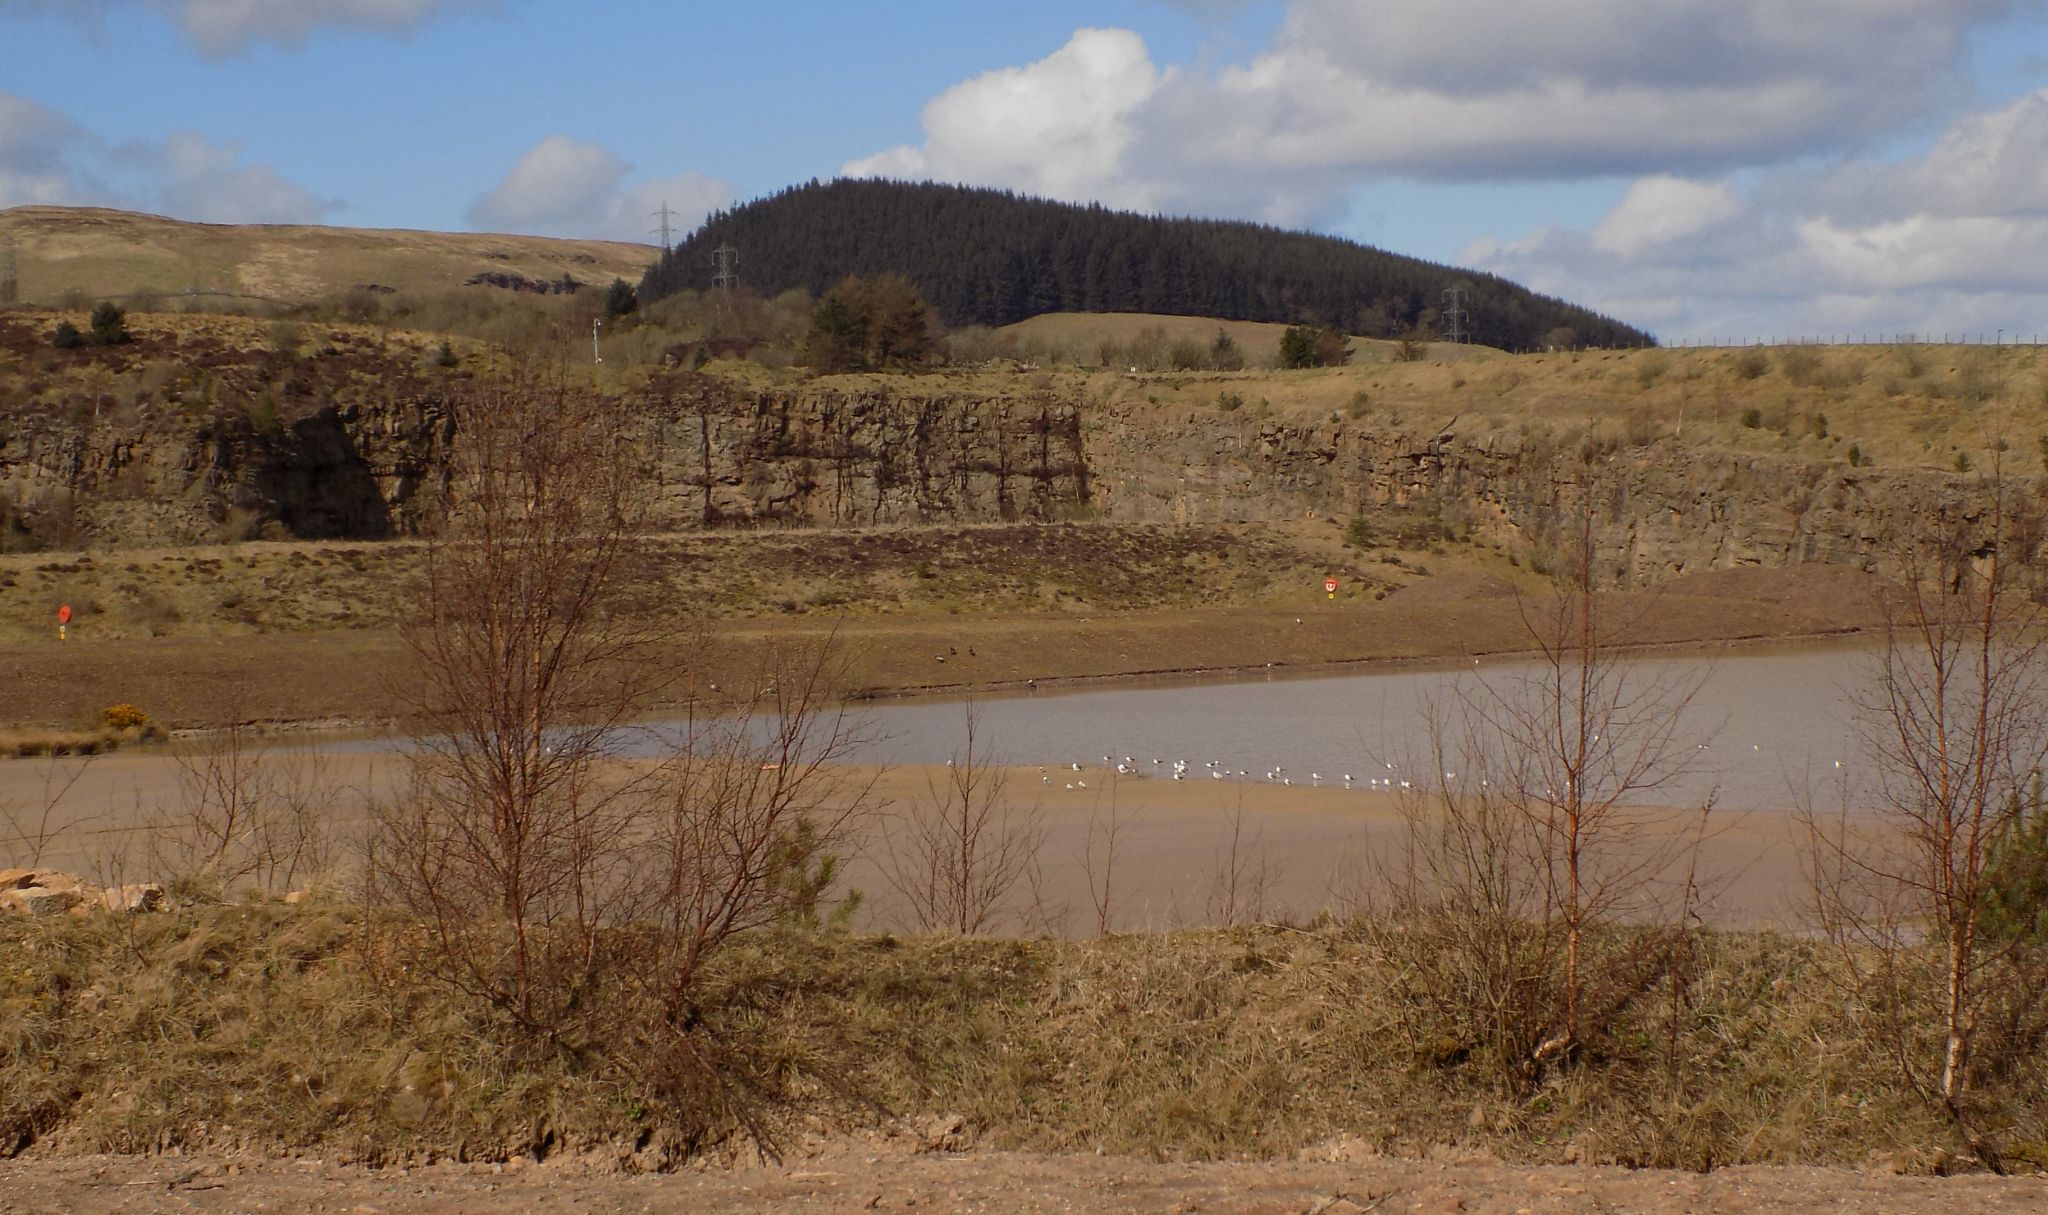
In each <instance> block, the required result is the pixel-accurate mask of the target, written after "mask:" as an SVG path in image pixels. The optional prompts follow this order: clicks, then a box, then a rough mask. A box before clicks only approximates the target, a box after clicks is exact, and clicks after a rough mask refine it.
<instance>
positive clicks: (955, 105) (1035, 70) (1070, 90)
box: [845, 29, 1164, 206]
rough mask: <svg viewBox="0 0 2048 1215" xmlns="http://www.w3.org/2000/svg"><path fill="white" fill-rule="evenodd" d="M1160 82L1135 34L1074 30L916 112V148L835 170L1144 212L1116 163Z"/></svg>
mask: <svg viewBox="0 0 2048 1215" xmlns="http://www.w3.org/2000/svg"><path fill="white" fill-rule="evenodd" d="M1163 79H1164V74H1163V73H1161V71H1160V70H1159V69H1158V68H1157V67H1155V66H1154V65H1153V63H1152V58H1151V55H1150V54H1149V53H1148V52H1147V51H1146V49H1145V41H1144V39H1142V38H1140V37H1139V36H1138V35H1136V34H1134V33H1132V32H1131V31H1129V30H1096V29H1084V30H1081V31H1079V32H1077V33H1076V34H1075V35H1074V36H1073V38H1071V39H1070V40H1068V42H1067V44H1066V45H1065V46H1063V47H1061V48H1060V49H1059V50H1057V51H1055V52H1053V53H1052V54H1051V55H1048V56H1046V57H1045V58H1044V59H1041V60H1039V61H1037V62H1036V63H1031V64H1027V65H1025V66H1023V67H1016V68H1004V69H1002V70H1000V71H994V72H989V73H986V74H985V75H981V76H977V77H975V78H974V79H972V80H969V81H967V82H965V83H964V84H958V85H955V86H953V87H952V88H950V89H948V90H946V91H945V92H944V93H941V94H940V95H939V96H938V97H937V98H936V99H934V100H933V101H932V102H931V103H930V104H929V105H927V106H925V108H924V131H925V142H924V144H923V146H921V147H911V146H907V145H906V146H903V147H897V148H891V149H889V150H888V151H885V152H880V153H877V154H875V155H873V156H869V157H865V158H863V159H861V160H856V161H853V162H851V163H849V164H848V165H847V166H846V169H845V171H846V173H847V174H848V175H849V176H853V177H895V178H938V179H944V180H948V181H962V182H973V183H977V184H988V185H1003V186H1010V187H1015V188H1017V189H1021V190H1025V191H1028V192H1030V193H1033V194H1042V195H1045V196H1047V197H1050V198H1062V199H1102V200H1105V201H1110V202H1116V203H1120V204H1122V205H1129V206H1144V205H1146V204H1147V197H1146V191H1145V187H1144V186H1143V185H1142V183H1138V182H1134V181H1131V180H1129V179H1128V178H1127V177H1126V176H1125V173H1124V169H1125V158H1126V156H1127V154H1128V153H1129V151H1130V147H1131V143H1132V141H1133V140H1134V139H1135V138H1136V131H1135V129H1134V127H1133V123H1132V118H1133V115H1134V113H1135V112H1136V111H1137V109H1138V108H1139V107H1140V106H1142V105H1143V104H1144V103H1145V102H1147V101H1149V100H1150V99H1151V98H1152V96H1153V95H1154V94H1155V93H1157V92H1158V90H1159V87H1160V84H1161V82H1162V80H1163Z"/></svg>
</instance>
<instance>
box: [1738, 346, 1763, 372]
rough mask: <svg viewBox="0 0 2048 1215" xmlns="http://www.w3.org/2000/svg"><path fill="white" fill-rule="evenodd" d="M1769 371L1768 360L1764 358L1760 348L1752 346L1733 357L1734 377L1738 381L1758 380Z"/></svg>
mask: <svg viewBox="0 0 2048 1215" xmlns="http://www.w3.org/2000/svg"><path fill="white" fill-rule="evenodd" d="M1770 369H1771V363H1770V360H1769V359H1767V358H1765V357H1764V352H1763V350H1762V349H1761V348H1759V347H1756V346H1752V347H1750V348H1749V349H1747V350H1745V351H1743V352H1742V353H1741V354H1738V355H1736V356H1735V375H1736V377H1737V378H1739V379H1744V380H1758V379H1762V378H1763V374H1764V373H1765V372H1766V371H1769V370H1770Z"/></svg>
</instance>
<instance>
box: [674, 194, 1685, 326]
mask: <svg viewBox="0 0 2048 1215" xmlns="http://www.w3.org/2000/svg"><path fill="white" fill-rule="evenodd" d="M723 244H731V245H732V246H734V247H735V248H737V249H740V250H741V251H742V252H743V254H744V256H745V259H746V266H747V279H748V283H749V284H750V285H751V286H752V287H753V288H755V289H756V290H758V291H760V292H762V293H763V294H765V295H771V296H772V295H774V294H777V293H780V292H782V291H787V290H791V289H796V290H801V291H804V292H807V293H809V294H811V295H813V296H819V295H822V294H823V293H825V292H826V291H827V290H828V289H830V288H832V287H833V286H834V285H835V284H837V283H839V282H840V281H841V280H843V279H845V278H847V277H848V276H859V277H862V278H869V277H873V276H875V275H878V274H883V273H887V272H891V271H894V272H897V273H900V274H902V275H904V276H905V277H907V278H908V279H909V280H910V282H911V283H912V284H914V285H915V287H916V289H917V291H918V293H919V294H920V295H921V296H922V297H923V298H924V299H925V300H927V301H929V302H930V303H931V305H932V308H933V311H934V312H935V313H936V314H937V316H938V317H939V319H941V320H943V321H945V322H946V323H948V324H954V325H968V324H979V325H1003V324H1008V323H1010V322H1013V321H1018V320H1023V319H1025V318H1027V317H1030V316H1035V315H1038V314H1040V313H1044V312H1072V311H1088V312H1134V311H1152V312H1162V313H1177V314H1181V315H1188V316H1212V317H1216V318H1217V319H1219V320H1247V321H1276V322H1281V323H1285V324H1315V325H1332V326H1333V327H1340V326H1349V325H1356V326H1357V327H1358V331H1359V332H1362V333H1365V334H1367V335H1369V336H1374V337H1394V336H1397V335H1399V334H1402V333H1406V332H1409V331H1411V330H1414V329H1415V328H1416V327H1418V326H1419V325H1422V324H1424V323H1426V321H1427V320H1428V308H1429V303H1430V301H1434V300H1436V299H1438V298H1439V297H1440V296H1441V294H1442V292H1443V290H1444V288H1446V287H1448V286H1450V285H1451V284H1453V283H1469V285H1470V286H1471V293H1470V295H1469V296H1468V297H1467V304H1466V307H1467V309H1468V310H1469V312H1470V314H1471V320H1470V325H1469V330H1470V333H1471V337H1472V340H1473V341H1475V342H1478V343H1481V344H1484V345H1492V346H1499V347H1503V348H1506V349H1510V350H1529V349H1537V348H1540V347H1541V346H1543V345H1544V338H1545V336H1546V335H1547V334H1549V333H1550V331H1551V330H1553V329H1557V328H1560V327H1568V328H1570V329H1572V330H1573V331H1574V333H1575V334H1577V336H1578V338H1579V341H1580V343H1581V344H1584V345H1590V346H1634V345H1638V344H1642V343H1644V342H1646V341H1647V340H1648V335H1647V334H1644V333H1642V332H1641V331H1640V330H1636V329H1632V328H1630V327H1628V326H1626V325H1622V324H1620V323H1618V322H1616V321H1613V320H1611V319H1609V318H1606V317H1602V316H1599V315H1597V314H1595V313H1592V312H1590V311H1588V310H1586V309H1584V308H1579V307H1576V306H1574V305H1571V304H1568V303H1565V302H1564V301H1561V300H1556V299H1551V298H1548V297H1546V296H1541V295H1537V294H1535V293H1533V292H1531V291H1529V290H1527V289H1526V288H1523V287H1520V286H1517V285H1516V284H1514V283H1510V282H1508V281H1506V280H1504V279H1501V278H1498V277H1495V276H1492V275H1485V274H1473V273H1470V272H1466V271H1461V270H1457V269H1455V268H1453V267H1449V266H1440V265H1435V264H1432V263H1429V262H1424V261H1419V260H1417V259H1414V258H1408V257H1400V256H1397V255H1395V254H1391V253H1386V252H1384V251H1381V250H1378V249H1372V248H1369V247H1366V246H1364V245H1359V244H1356V243H1353V242H1351V241H1345V240H1339V239H1336V238H1333V237H1326V236H1315V235H1311V234H1308V233H1302V232H1287V231H1282V230H1280V229H1276V228H1271V227H1266V226H1262V225H1258V224H1249V223H1237V222H1224V221H1217V220H1197V219H1161V218H1156V217H1150V216H1143V215H1133V214H1128V213H1123V212H1117V211H1110V210H1107V209H1105V208H1103V207H1101V206H1086V207H1080V206H1071V205H1068V204H1065V203H1054V202H1047V201H1043V200H1038V199H1029V198H1020V197H1018V196H1016V195H1015V194H1012V193H1010V192H1008V191H1002V190H982V189H971V188H967V187H961V186H945V185H935V184H921V185H912V184H905V183H898V182H879V181H836V182H830V183H825V184H820V183H817V182H810V183H807V184H805V185H801V186H796V187H792V188H791V189H788V190H785V191H783V192H782V193H780V194H777V195H775V196H773V197H771V198H766V199H762V200H760V201H758V202H753V203H749V204H747V205H746V206H743V207H740V208H737V209H735V210H732V211H726V212H721V213H719V214H715V215H713V216H711V217H710V219H708V220H707V221H706V222H705V224H704V226H703V227H702V228H700V229H699V230H698V231H696V232H694V233H692V234H691V235H690V236H689V237H688V238H687V239H685V240H684V241H683V242H682V243H681V244H679V245H677V246H676V247H675V249H674V250H672V251H671V252H670V253H668V254H667V255H665V256H664V257H662V259H661V260H660V261H658V262H657V263H656V264H655V265H654V266H653V267H651V268H650V269H649V270H648V272H647V275H646V277H645V279H643V280H642V283H641V289H640V294H641V296H642V297H643V298H644V299H646V300H650V301H651V300H656V299H660V298H663V297H664V296H667V295H670V294H673V293H675V292H678V291H684V290H702V289H703V288H705V287H706V286H708V285H709V275H710V267H711V265H712V257H711V251H712V250H713V249H715V248H717V247H718V246H720V245H723ZM1325 354H1326V356H1327V354H1328V352H1325Z"/></svg>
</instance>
